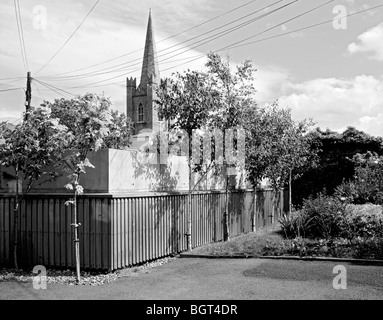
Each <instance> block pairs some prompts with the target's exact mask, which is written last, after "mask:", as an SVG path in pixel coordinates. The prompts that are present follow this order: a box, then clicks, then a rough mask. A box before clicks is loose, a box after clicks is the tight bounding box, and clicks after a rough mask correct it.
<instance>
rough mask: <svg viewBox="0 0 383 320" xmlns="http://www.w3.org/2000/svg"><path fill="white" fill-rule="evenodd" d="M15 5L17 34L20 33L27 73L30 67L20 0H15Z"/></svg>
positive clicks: (22, 55) (22, 54) (22, 56)
mask: <svg viewBox="0 0 383 320" xmlns="http://www.w3.org/2000/svg"><path fill="white" fill-rule="evenodd" d="M13 4H14V7H15V14H16V23H17V32H18V37H19V42H20V49H21V58H22V59H23V64H24V68H25V72H27V71H28V70H29V66H28V59H27V50H26V48H25V41H24V29H23V23H22V21H21V11H20V4H19V0H13Z"/></svg>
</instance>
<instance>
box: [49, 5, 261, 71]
mask: <svg viewBox="0 0 383 320" xmlns="http://www.w3.org/2000/svg"><path fill="white" fill-rule="evenodd" d="M256 1H258V0H252V1H249V2H247V3H245V4H243V5H240V6H238V7H235V8H233V9H231V10H229V11H226V12H224V13H222V14H220V15H218V16H215V17H213V18H211V19H208V20H206V21H204V22H202V23H199V24H197V25H195V26H193V27H191V28H189V29H186V30H183V31H181V32H178V33H176V34H174V35H172V36H169V37H167V38H165V39H162V40H160V41H157V42H156V45H158V44H159V43H161V42H164V41H167V40H169V39H172V38H174V37H176V36H178V35H180V34H183V33H185V32H188V31H191V30H193V29H196V28H198V27H200V26H202V25H205V24H207V23H209V22H211V21H214V20H217V19H219V18H221V17H223V16H226V15H228V14H230V13H232V12H234V11H237V10H239V9H242V8H244V7H246V6H248V5H250V4H252V3H254V2H256ZM143 49H144V47H142V48H140V49H137V50H134V51H130V52H128V53H125V54H123V55H120V56H118V57H115V58H112V59H109V60H104V61H101V62H99V63H96V64H93V65H89V66H87V67H83V68H79V69H75V70H72V71H66V72H62V73H56V74H52V75H47V76H44V77H51V76H57V75H64V74H68V73H73V72H77V71H82V70H85V69H90V68H93V67H97V66H99V65H102V64H105V63H108V62H111V61H114V60H117V59H121V58H123V57H126V56H129V55H131V54H133V53H137V52H139V51H142V50H143Z"/></svg>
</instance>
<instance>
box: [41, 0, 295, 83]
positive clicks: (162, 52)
mask: <svg viewBox="0 0 383 320" xmlns="http://www.w3.org/2000/svg"><path fill="white" fill-rule="evenodd" d="M282 1H283V0H278V1H275V2H274V3H272V4H269V5H267V6H265V7H263V8H261V9H259V10H256V11H254V12H252V13H250V14H247V15H245V16H242V17H241V18H239V19H236V20H234V21H232V22H229V23H226V24H224V25H222V26H220V27H218V28H215V29H212V30H209V31H207V32H204V33H202V34H201V35H198V36H195V37H192V38H190V39H188V40H185V41H183V42H181V43H179V44H176V45H173V46H170V47H168V48H165V49H162V50H159V51H157V58H158V59H160V58H162V57H164V56H167V55H169V54H171V53H176V52H177V51H180V50H182V49H185V50H184V51H182V52H178V53H176V54H174V55H172V56H170V57H167V58H164V59H162V60H159V63H164V62H165V61H167V60H169V59H171V58H174V57H178V56H179V55H180V54H182V53H185V52H188V51H191V50H193V49H195V48H197V47H199V46H202V45H205V44H207V43H210V42H212V41H214V40H217V39H219V38H221V37H223V36H225V35H228V34H230V33H232V32H234V31H237V30H239V29H241V28H243V27H245V26H247V25H249V24H251V23H254V22H255V21H258V20H260V19H262V18H265V17H267V16H269V15H271V14H273V13H275V12H277V11H279V10H282V9H284V8H285V7H287V6H290V5H292V4H293V3H295V2H297V1H300V0H294V1H292V2H289V3H287V4H285V5H283V6H281V7H279V8H276V9H274V10H272V11H269V12H267V13H264V14H262V15H259V16H257V17H255V18H252V19H250V20H247V21H245V22H242V23H240V24H238V25H235V26H233V27H230V28H228V29H225V30H223V31H220V32H218V33H215V34H213V35H211V36H208V37H205V38H203V39H200V40H197V41H195V42H193V43H191V44H189V45H184V46H181V47H180V48H177V49H175V50H171V51H168V50H170V49H172V48H175V47H178V46H180V45H181V44H184V43H186V42H189V41H192V40H194V39H196V38H199V37H201V36H204V35H206V34H209V33H211V32H214V31H216V30H218V29H221V28H223V27H225V26H228V25H230V24H233V23H235V22H238V21H240V20H243V19H244V18H246V17H249V16H251V15H254V14H256V13H259V12H261V11H263V10H265V9H266V8H270V7H271V6H273V5H276V4H278V3H279V2H282ZM190 46H192V47H190ZM166 51H168V52H166ZM185 59H190V57H188V58H185ZM134 62H135V63H134ZM141 63H142V58H137V59H134V60H131V61H127V62H124V63H121V64H118V65H115V66H112V67H108V68H104V69H100V70H97V71H93V72H89V73H84V74H78V75H69V76H63V77H55V78H54V79H55V80H54V79H49V80H53V81H67V80H71V79H73V78H76V79H80V78H88V77H93V76H96V75H103V74H107V73H114V72H119V71H122V70H125V71H127V69H129V68H130V67H133V66H136V65H137V66H138V65H141ZM123 65H124V67H121V66H123ZM106 70H108V71H106ZM102 71H105V72H102ZM47 78H48V77H44V79H45V80H48V79H47Z"/></svg>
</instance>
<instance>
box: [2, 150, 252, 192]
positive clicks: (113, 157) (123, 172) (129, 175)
mask: <svg viewBox="0 0 383 320" xmlns="http://www.w3.org/2000/svg"><path fill="white" fill-rule="evenodd" d="M161 157H162V158H161V163H160V157H159V156H158V155H157V154H152V153H149V154H148V155H146V154H145V153H143V152H139V151H138V150H133V149H131V150H115V149H104V150H99V151H97V152H90V153H89V155H88V158H89V160H90V162H91V163H92V164H93V165H94V166H95V168H86V174H83V175H81V178H80V184H81V185H82V186H83V188H84V191H85V192H86V193H113V194H122V193H134V192H143V191H145V192H162V191H187V190H188V185H189V178H188V165H187V159H186V157H185V156H175V155H169V156H167V157H166V156H165V157H164V156H161ZM1 170H2V172H0V173H2V174H1V177H2V180H1V184H0V185H1V189H0V192H3V193H7V192H14V189H15V188H14V187H15V181H12V180H8V181H6V180H5V179H4V178H3V175H4V174H3V173H4V172H7V173H8V175H7V176H8V177H9V174H10V173H11V172H12V169H9V168H2V169H1ZM52 170H55V169H52V168H47V169H46V171H52ZM56 170H57V169H56ZM59 174H60V176H59V177H58V178H57V179H56V180H55V181H51V182H45V183H43V184H42V185H38V186H36V187H35V188H34V189H33V190H32V191H31V192H32V193H67V192H68V191H67V190H66V189H65V188H64V186H65V185H66V184H67V183H68V178H67V176H68V173H66V172H59ZM46 179H47V177H44V178H43V179H42V180H41V181H45V180H46ZM199 180H200V182H199V183H198V186H197V187H196V190H223V189H225V183H226V179H225V176H224V174H223V172H222V168H221V169H220V168H218V169H216V170H210V171H209V172H208V174H207V175H205V176H204V177H203V178H202V179H201V176H200V174H198V173H196V174H193V176H192V181H193V185H195V184H196V183H197V182H198V181H199ZM229 186H230V188H231V189H246V188H250V187H251V186H249V185H248V183H247V182H246V175H245V173H244V170H237V174H236V175H233V176H230V178H229Z"/></svg>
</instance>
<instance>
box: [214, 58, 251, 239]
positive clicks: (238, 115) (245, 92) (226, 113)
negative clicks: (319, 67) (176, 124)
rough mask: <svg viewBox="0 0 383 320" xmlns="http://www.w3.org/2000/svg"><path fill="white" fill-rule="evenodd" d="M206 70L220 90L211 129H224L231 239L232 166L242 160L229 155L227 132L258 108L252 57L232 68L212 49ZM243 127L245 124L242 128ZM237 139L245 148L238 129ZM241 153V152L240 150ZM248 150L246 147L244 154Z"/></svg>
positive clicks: (226, 219) (226, 214)
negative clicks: (230, 197)
mask: <svg viewBox="0 0 383 320" xmlns="http://www.w3.org/2000/svg"><path fill="white" fill-rule="evenodd" d="M206 67H207V74H208V76H209V78H210V82H211V84H212V89H213V90H214V91H215V92H216V93H217V95H216V97H215V103H216V108H214V109H213V110H212V112H210V115H209V124H208V126H209V127H210V128H211V130H214V129H216V128H220V129H221V130H222V131H223V137H222V140H223V154H222V163H223V172H224V175H225V179H226V183H225V209H224V240H225V241H228V240H230V234H229V212H228V211H229V197H228V188H229V167H230V166H231V167H239V166H240V163H241V160H243V161H242V162H243V163H244V160H245V159H238V158H237V159H236V160H237V161H232V160H233V159H229V157H230V155H229V152H230V150H229V144H230V141H228V140H229V139H230V138H231V137H229V136H228V135H227V133H228V130H229V129H239V128H240V127H242V124H243V111H244V110H245V109H249V108H253V109H254V108H256V106H257V104H256V101H255V88H254V85H253V81H254V73H255V72H256V70H255V69H254V68H253V66H252V64H251V62H250V61H248V60H246V61H245V62H244V63H243V64H241V65H238V66H236V70H235V71H234V70H232V68H231V66H230V63H229V61H224V60H223V59H222V58H221V57H220V56H219V55H218V54H216V53H209V54H208V61H207V63H206ZM241 129H242V128H241ZM236 132H237V136H236V139H234V140H235V141H236V142H237V149H239V148H241V147H242V148H245V146H240V145H239V140H240V139H239V137H238V135H239V134H240V131H239V130H237V131H236ZM237 155H238V153H237ZM244 156H245V152H244V150H243V157H244Z"/></svg>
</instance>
